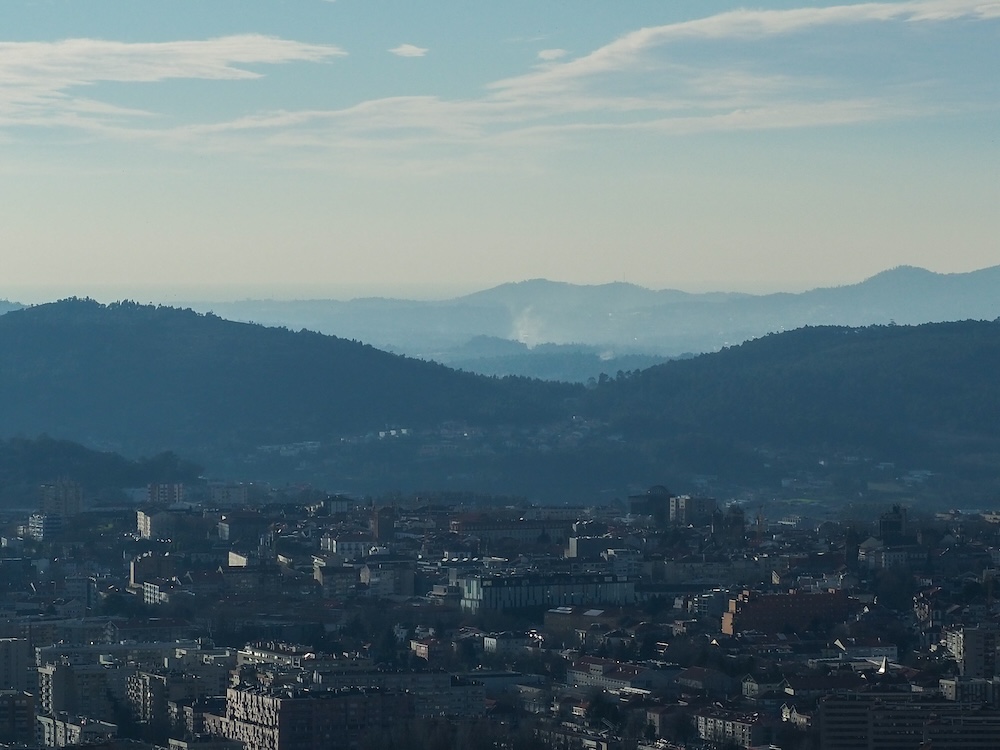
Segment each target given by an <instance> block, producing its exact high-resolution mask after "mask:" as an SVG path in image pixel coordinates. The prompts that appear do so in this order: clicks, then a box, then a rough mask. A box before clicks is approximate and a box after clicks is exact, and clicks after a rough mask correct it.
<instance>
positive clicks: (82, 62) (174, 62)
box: [0, 34, 347, 127]
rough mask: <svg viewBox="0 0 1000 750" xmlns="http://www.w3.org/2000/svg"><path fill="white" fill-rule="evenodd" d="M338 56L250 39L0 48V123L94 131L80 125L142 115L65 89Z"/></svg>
mask: <svg viewBox="0 0 1000 750" xmlns="http://www.w3.org/2000/svg"><path fill="white" fill-rule="evenodd" d="M345 54H347V53H346V52H345V51H344V50H342V49H340V48H339V47H335V46H332V45H317V44H305V43H302V42H296V41H290V40H286V39H279V38H275V37H269V36H262V35H257V34H245V35H238V36H227V37H220V38H217V39H208V40H204V41H174V42H150V43H126V42H117V41H107V40H102V39H67V40H63V41H58V42H0V123H5V124H12V123H21V124H33V125H46V124H50V125H75V126H79V127H88V126H90V125H96V123H95V122H91V123H88V122H86V120H88V119H96V120H100V119H103V118H107V117H110V116H115V117H121V116H136V115H143V114H149V113H145V112H141V111H136V110H129V109H126V108H123V107H116V106H113V105H109V104H102V103H100V102H97V101H93V100H90V99H86V98H80V97H75V96H71V95H70V94H69V93H68V92H70V91H71V90H73V89H78V88H80V87H87V86H91V85H93V84H97V83H103V82H119V83H153V82H159V81H167V80H171V79H201V80H216V81H223V80H228V81H236V80H248V79H255V78H259V77H261V74H260V73H258V72H256V71H253V70H250V69H248V68H247V67H243V66H247V65H255V64H264V65H274V64H279V63H291V62H322V61H325V60H329V59H330V58H334V57H339V56H343V55H345Z"/></svg>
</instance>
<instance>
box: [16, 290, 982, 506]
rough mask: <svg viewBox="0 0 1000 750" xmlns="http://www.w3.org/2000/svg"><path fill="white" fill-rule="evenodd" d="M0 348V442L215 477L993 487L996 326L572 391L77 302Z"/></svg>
mask: <svg viewBox="0 0 1000 750" xmlns="http://www.w3.org/2000/svg"><path fill="white" fill-rule="evenodd" d="M0 351H2V352H3V358H2V359H0V438H4V437H13V436H18V435H25V436H33V435H38V434H42V433H45V434H48V435H50V436H52V437H53V438H59V439H69V440H75V441H78V442H80V443H83V444H84V445H87V446H88V447H90V448H94V449H99V450H114V451H118V452H120V453H122V454H123V455H125V456H127V457H130V458H136V457H139V456H144V455H145V456H149V455H154V454H158V453H160V452H162V451H164V450H168V449H169V450H174V451H176V452H177V453H178V454H180V455H182V456H185V457H189V458H191V459H193V460H196V461H198V462H199V463H203V464H204V465H206V466H207V469H208V471H209V472H211V473H212V474H213V475H215V476H219V475H220V474H226V475H227V476H229V477H234V478H242V479H261V478H266V479H277V480H281V481H297V482H298V481H309V482H313V483H315V484H318V485H319V486H321V487H324V488H327V489H345V490H348V491H356V492H370V491H381V490H392V489H404V490H415V489H421V488H424V489H453V488H461V489H475V490H479V491H484V492H489V491H496V492H503V493H517V492H520V493H524V494H527V495H531V496H538V497H544V498H550V499H572V498H579V497H581V496H582V494H583V495H588V494H589V495H592V494H593V493H595V492H600V491H605V490H607V491H611V490H613V489H614V488H617V489H618V490H620V489H621V488H623V487H627V486H634V485H636V484H638V485H639V486H642V485H647V486H648V485H650V484H656V483H664V482H665V483H668V485H670V486H672V487H675V488H678V489H684V488H696V485H695V484H693V483H694V482H695V478H696V476H698V475H703V476H710V477H715V478H716V479H718V481H720V482H723V483H726V482H729V483H732V485H727V486H756V487H766V486H778V485H779V484H780V481H781V479H782V478H784V477H787V476H796V475H806V474H808V475H813V474H816V473H817V472H823V471H827V469H826V468H823V467H824V466H829V464H826V463H822V461H827V460H829V459H831V457H835V456H841V457H843V456H853V457H854V458H853V459H852V460H855V461H860V462H862V463H865V462H868V463H867V464H865V465H875V464H879V463H886V462H891V463H894V464H896V465H898V466H901V467H910V468H921V469H927V470H929V471H933V472H937V473H940V474H941V475H943V476H950V477H952V478H953V480H955V481H957V480H958V479H961V480H962V481H963V482H968V481H973V480H974V481H975V482H976V483H977V485H976V487H977V488H978V489H975V492H984V493H985V492H993V491H998V492H1000V381H998V379H997V377H996V373H997V372H998V371H1000V322H973V321H966V322H957V323H939V324H925V325H920V326H903V325H882V326H872V327H827V326H821V327H808V328H803V329H800V330H796V331H791V332H787V333H781V334H772V335H768V336H764V337H762V338H760V339H756V340H753V341H750V342H747V343H744V344H741V345H738V346H733V347H728V348H725V349H724V350H722V351H720V352H716V353H711V354H704V355H700V356H697V357H693V358H690V359H687V360H681V361H671V362H667V363H664V364H661V365H657V366H654V367H651V368H648V369H645V370H642V371H641V372H632V373H625V372H622V373H621V374H617V375H615V376H612V377H602V378H600V379H599V380H598V381H597V382H595V383H594V384H593V385H592V386H590V387H584V386H581V385H572V384H561V383H546V382H542V381H537V380H528V379H524V378H502V379H501V378H495V377H484V376H479V375H474V374H470V373H462V372H457V371H455V370H452V369H449V368H447V367H445V366H443V365H439V364H434V363H430V362H425V361H422V360H418V359H412V358H409V357H403V356H399V355H394V354H390V353H386V352H383V351H379V350H377V349H374V348H373V347H371V346H367V345H363V344H360V343H357V342H353V341H348V340H344V339H338V338H334V337H330V336H324V335H321V334H317V333H310V332H297V333H296V332H292V331H288V330H284V329H280V328H266V327H263V326H260V325H251V324H246V323H237V322H232V321H227V320H224V319H222V318H219V317H216V316H214V315H202V314H198V313H195V312H192V311H190V310H178V309H173V308H166V307H150V306H141V305H135V304H131V303H125V304H115V305H110V306H103V305H99V304H97V303H95V302H91V301H86V300H66V301H63V302H59V303H53V304H48V305H39V306H37V307H32V308H26V309H23V310H17V311H13V312H10V313H8V314H6V315H3V316H0ZM845 460H846V459H845ZM858 465H861V464H858ZM852 471H853V469H852ZM955 486H959V485H957V484H956V485H955ZM962 486H963V487H964V485H962ZM969 492H970V493H971V492H972V490H969ZM581 493H582V494H581ZM973 494H974V493H973ZM973 494H970V495H969V496H970V497H971V496H973Z"/></svg>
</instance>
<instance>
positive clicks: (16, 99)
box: [0, 0, 1000, 169]
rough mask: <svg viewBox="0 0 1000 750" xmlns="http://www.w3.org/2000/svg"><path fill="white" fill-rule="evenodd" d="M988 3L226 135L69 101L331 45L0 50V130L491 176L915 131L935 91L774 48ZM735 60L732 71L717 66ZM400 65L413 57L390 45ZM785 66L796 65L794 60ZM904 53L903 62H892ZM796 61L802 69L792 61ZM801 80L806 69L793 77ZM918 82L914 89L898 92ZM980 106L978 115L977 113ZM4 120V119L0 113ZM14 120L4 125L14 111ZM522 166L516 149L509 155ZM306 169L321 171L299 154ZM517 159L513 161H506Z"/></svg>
mask: <svg viewBox="0 0 1000 750" xmlns="http://www.w3.org/2000/svg"><path fill="white" fill-rule="evenodd" d="M996 19H1000V2H982V1H981V0H980V1H976V0H911V1H910V2H873V3H861V4H855V5H839V6H829V7H809V8H795V9H787V10H735V11H730V12H726V13H720V14H717V15H713V16H708V17H705V18H701V19H695V20H691V21H685V22H680V23H674V24H667V25H662V26H655V27H649V28H643V29H638V30H636V31H633V32H631V33H628V34H625V35H623V36H621V37H619V38H618V39H614V40H612V41H610V42H609V43H607V44H605V45H603V46H601V47H599V48H597V49H595V50H593V51H591V52H590V53H588V54H585V55H582V56H579V57H574V58H572V59H569V56H568V54H567V53H565V51H564V50H561V49H547V50H542V51H541V52H539V53H538V57H539V60H540V62H539V64H538V65H537V66H536V67H534V68H533V69H531V70H529V71H526V72H524V73H523V74H521V75H517V76H512V77H509V78H505V79H502V80H497V81H493V82H491V83H487V84H485V86H484V88H483V89H482V93H481V95H479V96H474V97H471V98H465V99H447V98H445V97H442V96H435V95H417V96H400V97H392V98H384V99H374V100H369V101H361V102H359V103H357V104H355V105H353V106H349V107H345V108H342V109H310V110H300V111H295V110H291V111H274V112H266V111H265V112H257V113H254V114H249V115H246V116H242V117H239V118H235V119H232V120H230V121H225V122H216V123H194V122H191V123H188V124H185V125H182V126H178V127H171V128H165V127H164V128H157V127H155V126H154V125H152V124H151V123H150V121H149V118H145V119H143V117H142V116H143V115H144V114H146V113H143V112H140V111H132V110H123V109H120V108H117V107H115V106H113V105H110V104H102V103H101V102H98V101H90V100H85V99H80V98H76V97H75V96H74V94H75V93H78V92H79V89H80V87H83V86H86V85H87V84H91V83H96V82H100V81H150V82H152V81H161V80H166V79H169V78H202V79H215V80H224V79H228V80H240V79H248V78H254V77H257V76H259V75H260V73H258V72H257V71H255V70H253V69H251V68H248V67H246V66H248V65H250V64H254V63H266V64H274V63H284V62H293V61H307V62H321V61H325V60H328V59H330V58H333V57H336V56H338V55H342V54H344V52H343V50H341V49H339V48H338V47H333V46H326V45H311V44H303V43H299V42H294V41H288V40H282V39H275V38H271V37H257V36H237V37H225V38H222V39H216V40H207V41H204V42H172V43H165V44H124V43H118V42H104V41H98V40H71V41H67V42H59V43H53V44H43V43H38V44H13V43H8V44H0V126H2V125H3V124H5V123H8V124H9V123H10V122H12V121H14V122H19V123H22V124H23V123H29V124H41V125H48V124H54V123H58V124H61V125H67V126H71V127H77V128H80V129H92V130H93V129H98V130H100V131H101V132H103V133H104V134H105V135H108V136H111V137H122V138H133V139H134V138H144V139H149V140H151V141H155V142H158V143H162V144H166V145H172V146H174V147H182V148H203V149H212V150H232V151H238V152H243V153H257V154H264V155H267V154H281V155H282V158H283V159H288V158H294V157H290V155H294V154H295V153H301V154H303V155H306V154H313V155H315V154H317V153H320V154H326V155H328V157H329V158H330V159H340V158H342V159H344V160H350V161H353V162H356V161H358V160H359V159H361V158H362V157H364V158H367V159H368V162H367V163H368V164H377V163H379V162H378V160H379V158H380V156H384V157H385V159H386V163H393V164H406V165H412V164H414V163H421V162H423V163H426V164H430V163H433V164H434V169H439V168H442V167H441V165H442V164H444V163H446V162H448V161H449V160H450V161H451V162H452V163H454V164H456V165H458V167H457V168H463V169H465V168H469V165H478V166H483V165H486V166H488V167H489V168H491V169H492V168H500V167H498V165H506V164H509V163H511V161H512V160H510V159H505V155H506V156H509V155H510V154H511V153H513V150H514V149H522V150H523V149H525V148H526V147H530V146H533V145H538V146H542V147H545V148H550V147H551V146H553V145H558V144H572V143H574V142H575V139H577V138H579V137H584V136H586V135H587V134H593V133H601V132H612V131H631V132H649V133H659V134H669V135H682V134H686V133H694V132H710V131H725V130H730V131H738V130H750V129H756V130H763V129H773V128H794V127H814V126H818V125H845V124H850V123H859V122H870V121H876V120H880V119H888V118H912V117H918V116H921V115H925V114H928V113H933V112H938V111H940V107H941V105H940V104H939V103H938V102H937V101H935V97H934V90H935V89H934V86H933V85H931V86H929V87H928V88H927V89H926V90H925V91H921V90H920V88H919V87H917V86H911V87H909V88H907V87H906V86H901V87H891V86H889V85H887V84H884V83H881V84H880V83H878V82H871V81H867V80H862V79H861V78H858V77H857V74H854V76H855V77H852V74H851V73H850V72H847V71H840V70H839V69H835V68H826V69H824V70H823V71H822V72H820V71H819V70H818V69H810V68H809V66H807V65H798V64H792V65H789V64H788V61H787V60H786V61H785V63H784V64H779V63H777V62H775V60H774V58H773V56H772V55H771V54H770V52H771V50H772V47H773V46H774V45H773V42H774V41H775V40H776V38H777V37H788V36H791V35H794V34H799V33H804V32H806V31H809V30H819V29H826V30H828V32H829V33H831V34H838V33H840V34H843V33H847V34H853V33H854V30H855V28H856V27H858V26H860V25H864V24H869V25H871V24H893V25H895V26H896V27H897V28H898V29H901V30H903V29H906V28H912V27H913V26H914V25H920V24H923V25H933V24H941V23H945V22H948V21H955V20H966V21H980V22H982V21H995V20H996ZM688 40H694V41H697V42H699V48H700V49H703V48H704V47H705V45H707V44H712V45H717V47H718V50H717V51H718V52H719V54H715V55H711V56H704V55H702V56H696V57H690V56H685V55H684V54H683V53H682V50H681V46H682V44H683V43H684V42H685V41H688ZM736 47H738V48H739V49H740V50H741V55H742V56H743V57H740V58H739V59H737V58H735V57H733V56H732V55H727V54H725V53H726V51H727V49H729V48H736ZM389 51H390V52H392V53H393V54H396V55H399V56H402V57H421V56H423V55H425V54H426V53H427V50H426V49H425V48H421V47H416V46H415V45H411V44H402V45H400V46H398V47H396V48H394V49H392V50H389ZM795 54H797V55H808V54H809V53H808V52H807V51H805V52H804V51H802V50H801V49H799V50H797V51H796V52H795ZM904 54H905V51H904ZM796 62H800V61H799V60H796ZM807 70H812V72H806V71H807ZM903 83H904V84H906V83H923V81H916V80H915V81H909V82H907V81H903ZM977 106H980V105H978V104H977ZM4 113H7V114H6V115H5V114H4ZM11 113H12V114H11ZM518 153H522V152H518ZM302 161H303V163H307V164H310V165H316V164H322V163H327V162H326V161H325V160H324V159H310V158H308V157H304V158H303V159H302ZM518 161H521V162H523V161H524V160H523V159H521V160H518Z"/></svg>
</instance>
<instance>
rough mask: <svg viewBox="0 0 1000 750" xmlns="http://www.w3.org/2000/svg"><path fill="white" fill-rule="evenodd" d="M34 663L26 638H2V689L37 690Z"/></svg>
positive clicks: (0, 648)
mask: <svg viewBox="0 0 1000 750" xmlns="http://www.w3.org/2000/svg"><path fill="white" fill-rule="evenodd" d="M34 678H35V675H34V664H33V661H32V658H31V650H30V649H29V648H28V640H27V639H26V638H0V690H30V691H31V692H34V690H35V679H34Z"/></svg>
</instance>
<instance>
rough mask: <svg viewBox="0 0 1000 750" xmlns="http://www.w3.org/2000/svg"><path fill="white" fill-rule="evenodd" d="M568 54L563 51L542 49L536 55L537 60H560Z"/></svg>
mask: <svg viewBox="0 0 1000 750" xmlns="http://www.w3.org/2000/svg"><path fill="white" fill-rule="evenodd" d="M568 54H569V53H568V52H567V51H566V50H564V49H543V50H541V51H539V53H538V59H539V60H546V61H550V60H558V59H560V58H563V57H566V55H568Z"/></svg>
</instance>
